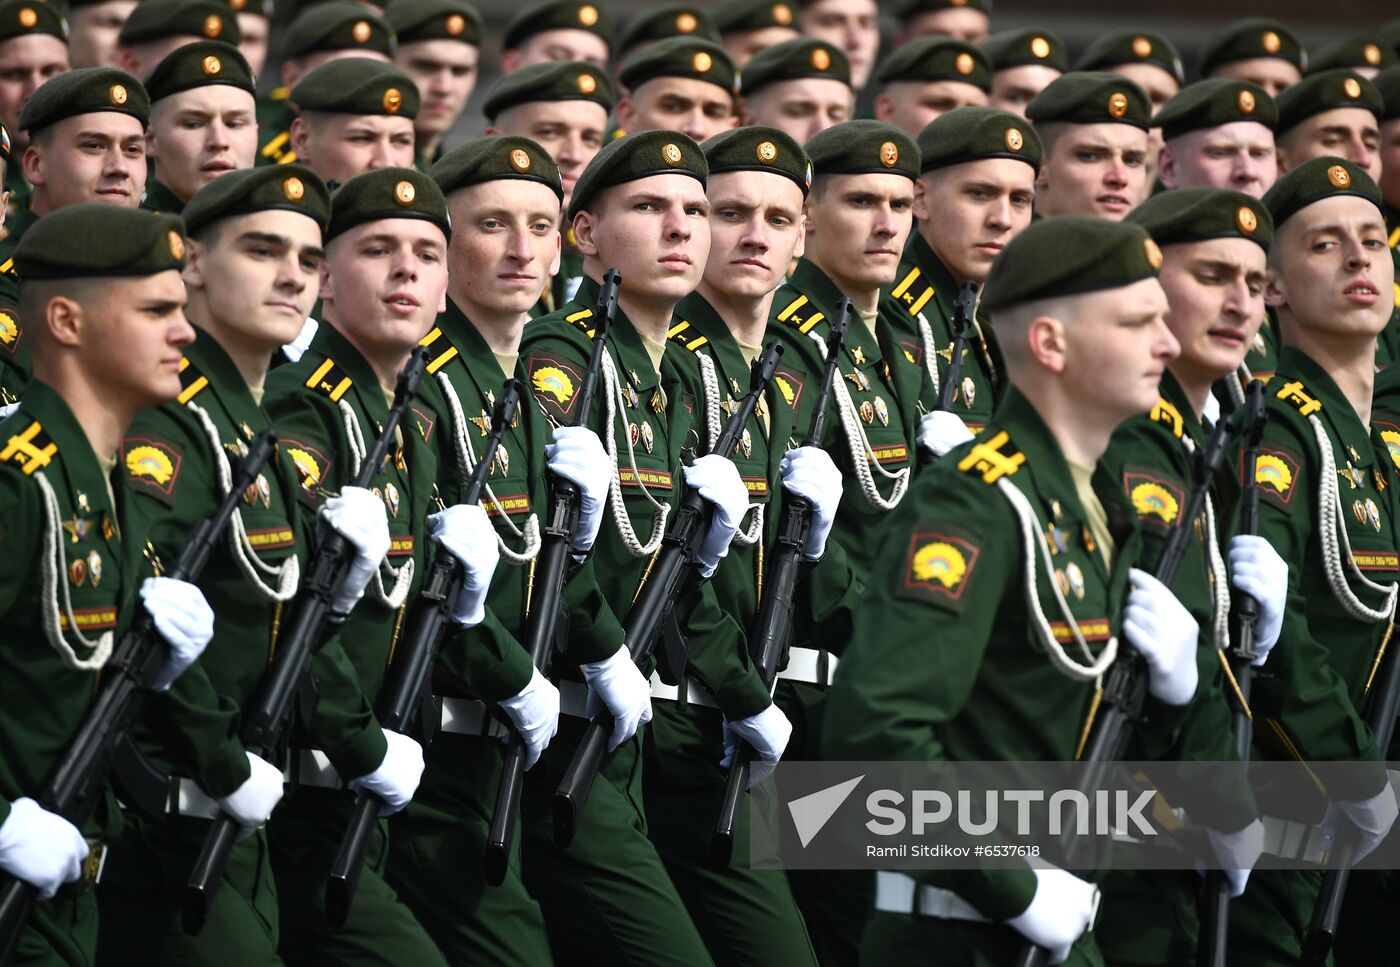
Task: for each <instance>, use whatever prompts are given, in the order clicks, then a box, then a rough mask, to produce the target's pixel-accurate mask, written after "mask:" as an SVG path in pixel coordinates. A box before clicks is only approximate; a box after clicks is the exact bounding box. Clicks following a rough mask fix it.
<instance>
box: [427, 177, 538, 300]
mask: <svg viewBox="0 0 1400 967" xmlns="http://www.w3.org/2000/svg"><path fill="white" fill-rule="evenodd" d="M448 211H449V212H450V213H451V215H452V242H451V245H450V246H449V248H448V252H447V260H448V267H449V269H450V272H451V277H452V291H453V293H454V294H455V296H456V297H459V298H458V299H457V301H458V302H459V303H460V302H466V303H467V305H465V306H463V308H464V309H465V310H466V311H467V314H468V315H469V316H470V315H472V309H473V308H475V307H478V306H479V307H481V308H483V309H486V310H488V311H490V312H494V313H510V312H518V313H524V312H527V311H528V310H529V309H530V307H531V306H533V305H534V304H535V303H536V302H537V301H539V298H540V295H541V294H542V293H543V292H544V290H545V287H546V286H548V285H549V279H550V276H551V275H552V274H553V273H554V271H555V270H556V268H557V266H558V263H559V245H560V240H559V218H560V211H559V196H558V195H556V194H554V192H553V191H551V190H550V189H549V188H548V187H547V186H545V185H542V184H540V183H539V182H537V181H523V180H518V179H513V178H509V179H508V178H498V179H496V180H495V181H487V182H483V183H482V184H479V185H471V186H470V187H467V188H462V189H460V190H458V191H455V192H453V193H452V195H451V197H450V198H448Z"/></svg>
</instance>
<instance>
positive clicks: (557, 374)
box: [530, 366, 574, 403]
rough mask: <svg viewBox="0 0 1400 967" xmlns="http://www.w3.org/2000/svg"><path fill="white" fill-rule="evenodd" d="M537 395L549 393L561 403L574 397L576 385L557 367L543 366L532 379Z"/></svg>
mask: <svg viewBox="0 0 1400 967" xmlns="http://www.w3.org/2000/svg"><path fill="white" fill-rule="evenodd" d="M530 382H531V385H533V386H534V388H535V392H536V393H548V394H549V395H550V396H552V397H554V398H555V399H556V400H558V401H559V402H560V403H563V402H564V401H566V400H568V399H570V398H571V397H572V396H573V395H574V384H573V381H572V380H571V379H569V377H568V374H566V373H565V372H564V371H563V370H562V369H559V368H558V367H557V366H541V367H540V368H539V369H537V370H535V372H534V373H533V374H532V375H531V377H530Z"/></svg>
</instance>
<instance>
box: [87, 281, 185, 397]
mask: <svg viewBox="0 0 1400 967" xmlns="http://www.w3.org/2000/svg"><path fill="white" fill-rule="evenodd" d="M83 317H84V320H85V321H86V322H87V323H88V332H86V333H84V334H83V339H82V345H81V348H80V350H79V351H80V353H81V354H82V359H83V363H84V368H85V369H86V370H87V371H88V372H89V373H91V374H92V377H93V379H94V381H96V382H100V384H101V385H102V386H103V388H104V392H108V393H110V394H111V396H112V398H113V399H114V400H119V401H122V402H124V403H126V404H127V405H128V406H133V407H137V408H143V407H147V406H156V405H159V404H160V403H164V402H167V401H168V400H173V399H175V398H176V397H177V396H179V395H180V391H181V386H180V359H181V357H182V356H183V355H184V347H186V346H188V345H189V344H190V343H191V342H193V341H194V328H193V327H191V326H190V324H189V322H188V320H186V319H185V283H184V282H183V281H182V280H181V278H180V273H179V272H177V271H176V270H174V269H170V270H168V271H165V272H160V273H157V274H156V275H148V276H141V277H139V278H115V279H108V280H103V282H102V284H101V285H100V286H97V287H94V288H93V289H92V290H91V292H90V298H85V299H84V300H83Z"/></svg>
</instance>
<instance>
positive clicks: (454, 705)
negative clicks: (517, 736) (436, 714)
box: [441, 697, 507, 738]
mask: <svg viewBox="0 0 1400 967" xmlns="http://www.w3.org/2000/svg"><path fill="white" fill-rule="evenodd" d="M441 724H442V730H443V731H444V732H450V733H452V734H453V735H475V736H477V737H479V738H485V737H487V736H492V737H495V736H502V735H505V734H506V731H507V730H506V727H505V726H504V725H502V724H501V722H500V720H499V719H497V718H495V717H494V716H493V715H491V714H490V712H488V711H487V709H486V703H484V702H478V701H477V700H476V699H474V698H446V697H444V698H443V700H442V719H441Z"/></svg>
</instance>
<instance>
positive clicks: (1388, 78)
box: [1373, 67, 1400, 121]
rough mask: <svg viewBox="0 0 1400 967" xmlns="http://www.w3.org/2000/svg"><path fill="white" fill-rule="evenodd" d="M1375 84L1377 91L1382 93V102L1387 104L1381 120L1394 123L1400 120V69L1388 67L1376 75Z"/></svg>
mask: <svg viewBox="0 0 1400 967" xmlns="http://www.w3.org/2000/svg"><path fill="white" fill-rule="evenodd" d="M1373 83H1374V84H1375V85H1376V90H1378V91H1380V94H1381V100H1383V101H1384V102H1385V110H1384V111H1382V112H1381V120H1382V121H1394V120H1395V119H1396V118H1400V67H1387V68H1386V69H1385V70H1383V71H1381V72H1380V73H1379V74H1377V75H1376V79H1375V81H1374V82H1373Z"/></svg>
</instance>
